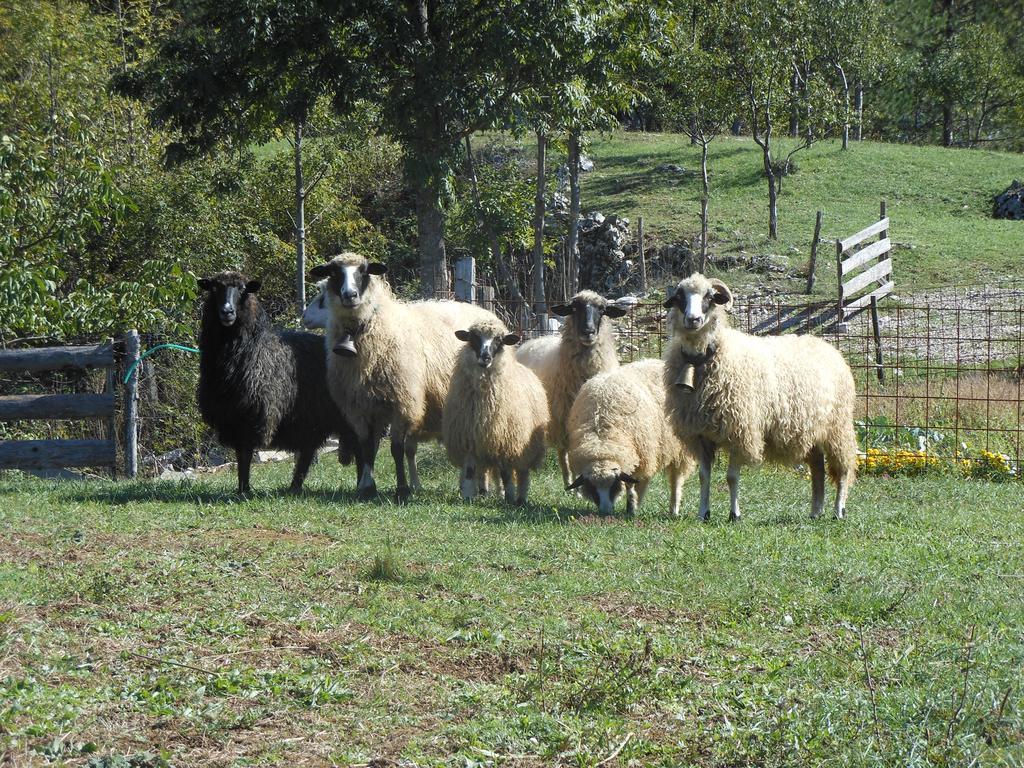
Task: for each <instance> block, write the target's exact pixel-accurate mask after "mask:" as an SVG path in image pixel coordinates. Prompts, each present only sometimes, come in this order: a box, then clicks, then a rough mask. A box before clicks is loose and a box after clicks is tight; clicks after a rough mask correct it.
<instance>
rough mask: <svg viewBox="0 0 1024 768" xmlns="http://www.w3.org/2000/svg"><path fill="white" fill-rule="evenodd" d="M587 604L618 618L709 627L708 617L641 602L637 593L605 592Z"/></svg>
mask: <svg viewBox="0 0 1024 768" xmlns="http://www.w3.org/2000/svg"><path fill="white" fill-rule="evenodd" d="M587 604H589V605H591V606H593V607H594V608H596V609H597V610H599V611H601V612H602V613H605V614H607V615H609V616H611V617H614V618H616V619H624V620H627V621H631V622H642V623H644V624H656V625H661V626H678V625H680V624H688V625H691V626H695V627H697V628H699V629H705V628H708V626H709V623H708V617H707V616H705V615H704V614H697V613H693V612H690V611H685V610H681V609H678V608H672V609H670V608H665V607H662V606H660V605H652V604H650V603H643V602H639V601H637V599H636V596H635V595H630V594H628V593H624V592H605V593H602V594H600V595H593V596H591V597H589V598H587Z"/></svg>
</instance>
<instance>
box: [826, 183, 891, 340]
mask: <svg viewBox="0 0 1024 768" xmlns="http://www.w3.org/2000/svg"><path fill="white" fill-rule="evenodd" d="M875 235H877V236H878V240H877V241H875V242H872V243H869V244H867V245H864V242H865V241H866V240H867V239H868V238H869V237H874V236H875ZM836 272H837V274H838V277H839V305H838V307H837V310H838V313H839V317H838V319H839V322H845V321H846V320H847V319H849V318H850V317H852V316H853V315H855V314H856V313H857V312H860V311H861V310H864V309H866V308H867V307H869V306H871V304H872V302H877V301H878V300H879V299H881V298H882V297H883V296H888V295H889V294H890V293H892V290H893V287H894V283H893V280H892V242H891V241H890V240H889V217H888V216H886V215H885V201H884V200H883V201H882V205H881V215H880V217H879V220H878V221H876V222H875V223H874V224H872V225H871V226H870V227H866V228H865V229H862V230H861V231H860V232H858V233H857V234H855V235H850V236H849V237H847V238H846V239H845V240H836ZM865 291H866V292H865Z"/></svg>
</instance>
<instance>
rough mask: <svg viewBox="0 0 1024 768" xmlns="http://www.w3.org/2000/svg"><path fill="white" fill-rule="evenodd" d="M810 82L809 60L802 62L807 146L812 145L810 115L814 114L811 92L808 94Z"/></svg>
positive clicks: (812, 130)
mask: <svg viewBox="0 0 1024 768" xmlns="http://www.w3.org/2000/svg"><path fill="white" fill-rule="evenodd" d="M810 82H811V62H809V61H805V62H804V82H803V95H804V102H805V103H806V109H807V146H808V147H810V146H813V145H814V122H813V121H812V117H813V115H814V108H813V107H812V106H811V94H810Z"/></svg>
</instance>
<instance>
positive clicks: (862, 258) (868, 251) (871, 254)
mask: <svg viewBox="0 0 1024 768" xmlns="http://www.w3.org/2000/svg"><path fill="white" fill-rule="evenodd" d="M891 250H892V242H890V240H889V238H885V239H884V240H879V241H878V242H877V243H871V245H867V246H865V247H864V248H861V249H860V250H859V251H857V252H856V253H854V254H852V255H850V256H847V257H846V258H845V259H843V262H842V270H843V274H844V275H848V274H849V273H850V272H852V271H853V270H855V269H856V268H857V267H859V266H861V265H863V264H867V263H868V262H869V261H871V260H872V259H876V258H878V257H879V256H881V255H883V254H885V253H886V252H888V251H891Z"/></svg>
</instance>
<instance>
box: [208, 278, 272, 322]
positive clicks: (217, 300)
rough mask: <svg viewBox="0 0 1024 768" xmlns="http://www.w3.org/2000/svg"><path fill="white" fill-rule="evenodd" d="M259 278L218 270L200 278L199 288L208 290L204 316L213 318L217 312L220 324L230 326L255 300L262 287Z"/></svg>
mask: <svg viewBox="0 0 1024 768" xmlns="http://www.w3.org/2000/svg"><path fill="white" fill-rule="evenodd" d="M260 285H261V283H260V281H259V280H249V279H247V278H246V277H245V275H243V274H241V273H240V272H218V273H217V274H215V275H211V276H210V277H202V278H200V279H199V289H200V290H201V291H206V292H207V293H208V296H207V297H206V304H205V306H204V308H203V316H204V317H205V318H209V319H210V320H212V319H213V317H214V313H216V317H217V319H219V320H220V324H221V325H223V326H224V327H225V328H230V327H231V326H233V325H234V324H235V322H236V321H237V320H238V318H239V317H240V316H242V315H243V314H244V313H245V311H246V304H247V303H248V302H255V301H257V299H256V293H257V292H258V291H259V289H260Z"/></svg>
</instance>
